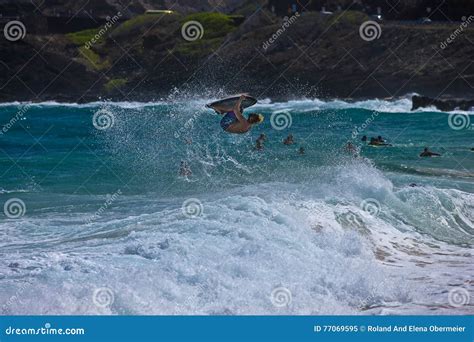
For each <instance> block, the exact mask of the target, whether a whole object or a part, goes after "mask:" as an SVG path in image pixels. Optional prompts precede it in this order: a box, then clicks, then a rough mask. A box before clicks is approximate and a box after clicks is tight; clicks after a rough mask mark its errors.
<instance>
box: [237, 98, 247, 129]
mask: <svg viewBox="0 0 474 342" xmlns="http://www.w3.org/2000/svg"><path fill="white" fill-rule="evenodd" d="M243 99H245V96H244V95H240V98H239V99H238V100H237V102H236V103H235V106H234V113H235V116H236V117H237V119H238V120H239V121H240V122H247V119H245V117H244V116H243V115H242V112H241V111H240V106H241V104H242V100H243Z"/></svg>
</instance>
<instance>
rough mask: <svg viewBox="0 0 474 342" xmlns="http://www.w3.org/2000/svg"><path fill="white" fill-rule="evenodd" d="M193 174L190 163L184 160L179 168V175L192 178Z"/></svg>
mask: <svg viewBox="0 0 474 342" xmlns="http://www.w3.org/2000/svg"><path fill="white" fill-rule="evenodd" d="M192 174H193V172H192V171H191V168H190V167H189V165H188V163H187V162H185V161H184V160H182V161H181V165H180V167H179V175H180V176H183V177H186V176H191V175H192Z"/></svg>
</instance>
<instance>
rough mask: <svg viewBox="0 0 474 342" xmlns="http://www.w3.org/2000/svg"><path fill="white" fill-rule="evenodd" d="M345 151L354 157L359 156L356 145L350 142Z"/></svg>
mask: <svg viewBox="0 0 474 342" xmlns="http://www.w3.org/2000/svg"><path fill="white" fill-rule="evenodd" d="M344 150H345V151H346V152H348V153H350V154H353V155H357V153H358V151H357V147H355V145H354V144H353V143H352V142H350V141H348V142H347V144H346V146H345V147H344Z"/></svg>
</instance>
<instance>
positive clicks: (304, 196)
mask: <svg viewBox="0 0 474 342" xmlns="http://www.w3.org/2000/svg"><path fill="white" fill-rule="evenodd" d="M206 101H207V100H199V101H195V100H192V101H173V102H156V103H107V102H101V103H91V104H83V105H77V104H57V103H42V104H16V103H11V104H3V105H1V106H0V124H1V125H2V127H3V130H2V131H1V133H0V174H1V176H0V204H1V205H2V207H3V211H0V256H1V257H0V310H1V311H0V312H1V313H2V314H100V313H104V314H364V313H369V314H380V313H388V314H411V313H424V314H431V313H433V314H439V313H443V314H457V313H469V312H470V313H472V312H473V304H472V299H470V298H471V297H472V296H473V293H474V283H473V280H472V279H473V275H474V269H473V254H472V253H473V250H472V246H473V243H474V210H473V209H474V194H473V193H474V152H471V151H470V149H471V148H473V147H474V139H473V136H474V126H472V125H474V116H472V115H470V114H474V113H469V112H456V113H442V112H439V111H436V110H433V109H426V110H422V111H416V112H410V106H411V102H410V100H408V99H400V100H397V101H392V102H389V101H382V100H368V101H360V102H356V103H347V102H343V101H329V102H323V101H319V100H300V101H289V102H284V103H272V102H270V101H262V103H261V104H259V105H257V106H255V107H253V108H255V110H257V111H260V112H262V113H263V114H264V115H265V118H266V119H265V122H264V123H263V124H262V125H260V126H258V127H256V128H254V129H253V130H252V132H250V133H248V134H245V135H229V134H226V133H225V132H223V131H222V130H221V128H220V127H219V117H218V116H217V115H215V114H213V113H211V111H210V110H206V109H205V108H204V106H203V105H204V103H205V102H206ZM253 108H252V110H253ZM471 123H472V125H471ZM261 133H265V134H266V136H267V140H266V141H265V143H264V149H263V150H255V149H254V146H255V140H256V139H257V137H258V136H259V135H260V134H261ZM290 133H291V134H293V136H294V138H295V144H294V145H291V146H286V145H283V144H282V140H283V139H284V138H285V137H286V136H287V135H288V134H290ZM363 135H367V136H368V137H371V136H377V135H382V136H383V137H384V138H386V139H387V141H388V142H389V143H391V144H392V145H393V146H391V147H384V148H380V147H379V148H373V147H369V146H367V145H365V144H364V143H362V142H361V137H362V136H363ZM348 141H352V142H353V143H354V144H355V145H357V147H358V149H359V150H360V151H359V156H358V157H354V156H353V155H351V154H350V153H348V152H347V151H345V149H344V146H345V144H346V143H347V142H348ZM425 146H426V147H430V148H431V149H432V150H433V151H436V152H439V153H441V154H442V156H441V157H438V158H420V157H418V155H419V153H420V152H421V151H422V149H423V148H424V147H425ZM300 147H303V148H304V150H305V154H304V155H301V154H299V153H298V150H299V148H300ZM181 161H184V162H186V164H187V165H188V167H189V169H190V170H191V171H192V174H191V175H189V176H186V177H183V176H180V175H179V169H180V163H181ZM100 289H107V291H108V292H107V293H108V294H109V295H112V296H113V300H112V301H111V302H110V303H109V305H106V306H101V305H97V300H96V298H94V293H96V292H97V291H98V290H100ZM278 289H284V294H285V296H286V299H287V302H286V303H285V305H278V303H276V304H275V298H273V296H274V295H275V290H278ZM288 298H290V300H288ZM466 298H467V301H466ZM453 301H454V302H453ZM459 301H461V305H458V304H459ZM462 304H464V305H462Z"/></svg>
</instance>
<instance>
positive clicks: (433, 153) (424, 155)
mask: <svg viewBox="0 0 474 342" xmlns="http://www.w3.org/2000/svg"><path fill="white" fill-rule="evenodd" d="M433 156H436V157H439V156H441V154H439V153H435V152H431V151H430V150H428V147H425V149H424V150H423V152H421V153H420V157H433Z"/></svg>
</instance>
